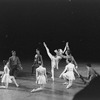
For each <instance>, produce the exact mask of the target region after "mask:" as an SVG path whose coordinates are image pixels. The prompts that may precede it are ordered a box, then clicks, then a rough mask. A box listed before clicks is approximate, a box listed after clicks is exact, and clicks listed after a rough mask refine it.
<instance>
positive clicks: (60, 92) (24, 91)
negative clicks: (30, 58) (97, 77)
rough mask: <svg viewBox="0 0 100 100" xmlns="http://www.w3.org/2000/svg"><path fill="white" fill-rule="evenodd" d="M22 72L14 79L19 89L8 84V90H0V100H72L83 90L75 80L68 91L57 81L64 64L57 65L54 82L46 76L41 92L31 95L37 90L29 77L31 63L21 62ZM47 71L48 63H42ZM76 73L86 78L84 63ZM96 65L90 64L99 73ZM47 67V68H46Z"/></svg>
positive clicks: (82, 85) (48, 69)
mask: <svg viewBox="0 0 100 100" xmlns="http://www.w3.org/2000/svg"><path fill="white" fill-rule="evenodd" d="M22 65H23V68H24V69H23V72H21V73H20V76H19V77H18V78H17V79H16V80H17V83H18V84H19V87H18V88H17V87H16V86H15V85H14V84H10V85H9V88H8V89H0V100H72V99H73V97H74V95H75V94H76V93H77V92H79V91H80V90H81V89H83V88H84V87H85V86H86V85H84V83H83V82H82V81H81V79H79V78H77V79H76V80H75V81H74V83H73V86H72V87H71V88H70V89H66V85H63V82H64V80H63V79H59V75H60V73H61V72H62V70H63V69H64V66H65V63H60V64H59V70H56V69H55V81H54V82H52V80H51V78H50V75H49V74H48V82H47V84H46V86H45V88H44V90H42V91H38V92H34V93H31V92H30V91H31V90H32V89H33V88H37V87H38V85H36V84H35V75H33V76H31V65H32V62H27V61H26V62H22ZM44 65H45V67H46V68H47V71H48V72H50V67H49V66H50V62H44ZM78 65H79V69H78V71H79V72H80V73H81V74H82V75H83V76H86V68H85V63H79V64H78ZM99 65H100V64H98V63H92V66H94V69H95V70H96V71H97V72H98V73H100V68H99ZM47 66H48V67H47Z"/></svg>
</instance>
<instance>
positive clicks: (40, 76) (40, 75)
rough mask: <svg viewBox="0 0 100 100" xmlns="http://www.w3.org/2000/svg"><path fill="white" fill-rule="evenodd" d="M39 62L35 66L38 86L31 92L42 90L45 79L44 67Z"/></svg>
mask: <svg viewBox="0 0 100 100" xmlns="http://www.w3.org/2000/svg"><path fill="white" fill-rule="evenodd" d="M39 64H40V65H39V67H38V68H36V84H38V85H39V86H40V87H39V88H37V89H33V90H32V91H31V92H36V91H39V90H43V89H44V86H45V84H46V81H47V75H46V68H44V67H43V65H42V64H41V63H39Z"/></svg>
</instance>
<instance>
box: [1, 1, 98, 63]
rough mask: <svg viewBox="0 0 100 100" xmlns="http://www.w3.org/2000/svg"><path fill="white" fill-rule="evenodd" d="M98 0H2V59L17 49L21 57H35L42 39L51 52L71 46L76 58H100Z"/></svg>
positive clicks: (41, 47)
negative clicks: (66, 43) (67, 42)
mask: <svg viewBox="0 0 100 100" xmlns="http://www.w3.org/2000/svg"><path fill="white" fill-rule="evenodd" d="M99 26H100V1H99V0H71V2H70V1H69V0H0V60H1V61H2V60H3V59H8V57H9V56H11V50H16V52H17V55H18V56H19V57H20V59H23V60H26V59H33V56H34V54H35V49H36V48H39V49H40V51H41V54H42V55H43V57H44V58H48V56H47V54H46V51H45V49H44V47H43V44H42V42H43V41H45V42H46V43H47V45H48V47H49V49H50V51H51V53H52V54H54V52H53V50H54V49H56V48H64V46H65V42H66V41H69V46H70V49H71V52H72V54H73V56H74V57H75V58H76V60H82V61H88V60H91V61H99V59H100V56H99V55H100V46H99V42H100V35H99V34H100V28H99Z"/></svg>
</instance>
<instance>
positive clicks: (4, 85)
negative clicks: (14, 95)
mask: <svg viewBox="0 0 100 100" xmlns="http://www.w3.org/2000/svg"><path fill="white" fill-rule="evenodd" d="M9 74H10V70H9V62H7V63H6V64H5V66H4V74H3V75H2V77H1V78H2V79H1V83H2V86H0V88H8V85H9V83H12V81H13V82H14V83H15V85H16V86H17V87H18V86H19V85H18V84H17V82H16V80H15V78H14V76H10V75H9Z"/></svg>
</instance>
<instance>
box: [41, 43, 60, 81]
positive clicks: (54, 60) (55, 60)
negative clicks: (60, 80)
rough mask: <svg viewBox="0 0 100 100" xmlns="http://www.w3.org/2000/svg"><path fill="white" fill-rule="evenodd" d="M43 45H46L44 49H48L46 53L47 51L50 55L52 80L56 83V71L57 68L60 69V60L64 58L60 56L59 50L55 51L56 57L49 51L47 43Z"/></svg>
mask: <svg viewBox="0 0 100 100" xmlns="http://www.w3.org/2000/svg"><path fill="white" fill-rule="evenodd" d="M43 44H44V47H45V48H46V51H47V54H48V56H49V58H50V59H51V74H52V76H51V78H52V80H53V81H54V69H55V68H56V69H58V63H59V60H60V59H61V58H62V57H61V56H60V52H58V51H57V50H54V52H55V53H56V56H53V55H52V54H51V53H50V51H49V49H48V47H47V45H46V44H45V42H44V43H43Z"/></svg>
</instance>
